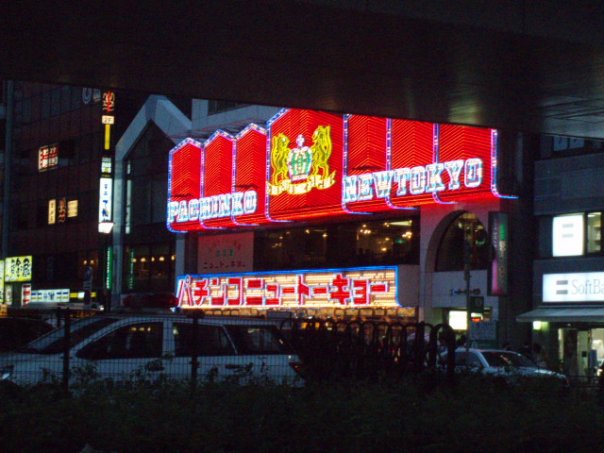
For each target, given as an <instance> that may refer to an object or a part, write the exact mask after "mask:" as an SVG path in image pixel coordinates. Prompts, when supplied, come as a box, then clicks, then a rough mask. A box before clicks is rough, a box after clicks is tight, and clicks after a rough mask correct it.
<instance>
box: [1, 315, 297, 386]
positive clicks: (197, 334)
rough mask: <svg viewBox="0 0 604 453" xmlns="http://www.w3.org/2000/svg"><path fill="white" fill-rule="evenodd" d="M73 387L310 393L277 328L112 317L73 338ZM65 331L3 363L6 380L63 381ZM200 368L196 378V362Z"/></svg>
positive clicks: (77, 329)
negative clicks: (199, 385) (202, 386)
mask: <svg viewBox="0 0 604 453" xmlns="http://www.w3.org/2000/svg"><path fill="white" fill-rule="evenodd" d="M69 332H70V333H69V370H70V371H69V383H70V386H72V385H75V384H76V383H83V382H84V381H87V380H103V381H107V380H110V381H116V382H127V381H133V380H147V381H157V380H159V379H173V380H182V381H186V380H190V379H191V378H192V376H193V375H194V374H196V376H197V379H198V381H199V382H210V381H211V382H225V381H226V382H234V383H240V384H250V383H275V384H286V385H295V386H299V385H302V383H303V379H302V378H301V376H300V374H299V371H300V367H301V364H300V359H299V358H298V356H297V355H296V354H295V353H294V352H293V351H292V350H291V348H290V346H289V345H288V344H287V342H286V341H285V340H284V339H283V337H282V336H281V335H280V333H279V330H278V329H277V328H276V327H275V325H274V323H271V322H266V321H263V320H257V319H242V318H230V317H222V318H218V317H216V318H214V317H208V318H202V319H197V320H196V322H195V324H194V322H193V320H192V319H191V318H189V317H186V316H182V315H143V314H137V315H132V314H128V315H121V314H106V315H96V316H92V317H89V318H84V319H79V320H75V321H73V322H72V324H71V328H70V330H69ZM65 344H66V339H65V329H63V328H59V329H56V330H53V331H52V332H50V333H48V334H46V335H44V336H42V337H40V338H38V339H36V340H34V341H33V342H31V343H29V344H28V345H27V346H25V347H23V348H21V349H19V350H17V351H16V352H14V353H8V354H3V355H0V380H1V381H9V382H13V383H15V384H18V385H32V384H36V383H40V382H49V381H59V382H60V381H61V380H62V378H63V369H64V366H65V365H64V364H65V361H64V357H65V356H64V352H63V351H64V350H65ZM194 357H195V358H196V365H197V366H196V367H195V371H194V365H195V364H194V360H193V358H194Z"/></svg>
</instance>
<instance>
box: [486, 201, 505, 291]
mask: <svg viewBox="0 0 604 453" xmlns="http://www.w3.org/2000/svg"><path fill="white" fill-rule="evenodd" d="M489 238H490V241H491V247H492V250H493V259H492V261H491V264H490V265H489V268H488V272H487V274H488V275H487V278H488V293H489V295H491V296H507V293H508V250H509V225H508V214H507V213H505V212H489Z"/></svg>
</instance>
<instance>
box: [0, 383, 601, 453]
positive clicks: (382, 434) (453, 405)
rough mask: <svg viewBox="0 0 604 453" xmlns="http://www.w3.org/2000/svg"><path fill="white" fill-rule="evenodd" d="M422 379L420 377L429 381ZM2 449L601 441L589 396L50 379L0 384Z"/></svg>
mask: <svg viewBox="0 0 604 453" xmlns="http://www.w3.org/2000/svg"><path fill="white" fill-rule="evenodd" d="M428 382H430V384H428ZM1 398H2V399H1V400H0V401H1V405H0V451H6V452H23V451H45V452H51V451H60V452H68V451H80V450H81V449H82V447H83V446H84V445H90V446H92V447H94V448H95V449H98V450H106V451H116V452H139V451H140V452H152V451H170V452H177V451H200V452H225V453H226V452H246V453H248V452H250V453H251V452H263V453H264V452H302V451H304V452H324V451H336V452H339V451H342V452H347V453H351V452H363V453H365V452H440V451H443V452H526V451H547V452H573V451H576V452H592V451H602V449H603V448H604V410H602V407H601V406H600V405H599V404H598V401H597V400H596V398H595V397H594V395H584V394H579V393H577V392H569V393H565V394H562V393H560V392H559V391H558V389H554V388H551V387H549V386H548V385H544V384H541V385H540V386H539V387H522V388H511V389H510V388H501V387H498V386H495V385H493V384H492V383H490V382H487V381H484V380H480V379H469V380H464V381H463V382H458V383H457V385H455V386H454V387H451V386H449V385H446V384H445V383H435V382H433V381H429V380H427V379H426V378H425V377H417V376H413V377H409V378H407V379H405V380H404V381H400V382H397V383H390V384H386V383H380V384H373V383H364V382H355V383H340V384H334V383H328V384H322V385H318V384H317V385H309V386H307V387H306V388H302V389H292V388H288V387H279V386H276V387H261V386H258V387H256V386H253V387H238V386H222V385H212V386H208V387H203V388H199V389H197V391H196V393H195V394H194V395H192V393H191V389H190V388H189V387H186V386H178V385H169V384H166V385H162V386H160V387H153V388H149V387H143V386H138V387H134V388H130V389H118V390H115V389H114V390H107V389H106V388H101V387H94V386H91V387H90V388H88V389H87V390H86V391H84V392H82V393H79V394H77V395H72V396H70V397H64V396H63V395H62V394H61V392H60V391H59V389H57V388H53V387H47V388H38V389H30V390H28V391H26V392H24V391H20V392H12V391H8V392H6V391H5V392H4V393H3V394H2V396H1Z"/></svg>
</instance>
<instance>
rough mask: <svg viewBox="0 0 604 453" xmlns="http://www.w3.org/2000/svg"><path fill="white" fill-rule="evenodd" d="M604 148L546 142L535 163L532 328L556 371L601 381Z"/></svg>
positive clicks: (592, 143)
mask: <svg viewBox="0 0 604 453" xmlns="http://www.w3.org/2000/svg"><path fill="white" fill-rule="evenodd" d="M603 147H604V143H603V142H602V141H599V140H586V139H581V138H571V137H560V136H543V137H542V138H541V146H540V149H539V160H538V161H537V162H536V163H535V196H534V213H535V218H536V220H537V222H536V224H537V226H538V236H537V237H538V243H537V244H538V249H537V251H536V259H535V260H534V264H533V267H534V269H533V275H534V285H533V296H532V299H533V303H534V307H533V308H534V309H533V310H531V311H528V312H526V313H523V314H521V315H520V316H519V317H518V320H519V321H521V322H527V323H532V327H533V338H534V340H535V341H536V342H539V343H540V344H542V345H543V346H544V347H545V348H546V350H547V353H548V356H549V360H550V362H551V364H552V366H554V367H559V368H561V369H562V370H564V371H565V372H566V373H567V374H568V375H571V376H579V377H580V378H586V379H593V378H595V377H596V374H597V368H598V366H599V365H600V364H601V362H602V360H603V359H604V291H603V290H602V288H603V286H602V284H603V283H604V280H603V279H602V275H603V274H602V269H603V267H604V255H603V251H602V242H601V225H602V211H603V210H604V198H603V197H602V190H601V189H602V176H601V175H602V171H603V168H604V156H603V154H602V149H603Z"/></svg>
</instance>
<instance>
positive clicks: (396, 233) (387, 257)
mask: <svg viewBox="0 0 604 453" xmlns="http://www.w3.org/2000/svg"><path fill="white" fill-rule="evenodd" d="M254 257H255V258H254V259H255V262H254V268H255V269H257V270H271V269H301V268H321V267H352V266H372V265H385V264H418V262H419V222H418V221H417V219H414V218H409V219H397V220H379V221H371V222H348V223H339V224H330V225H321V226H307V227H298V228H290V229H287V230H265V231H258V232H256V234H255V237H254Z"/></svg>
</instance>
